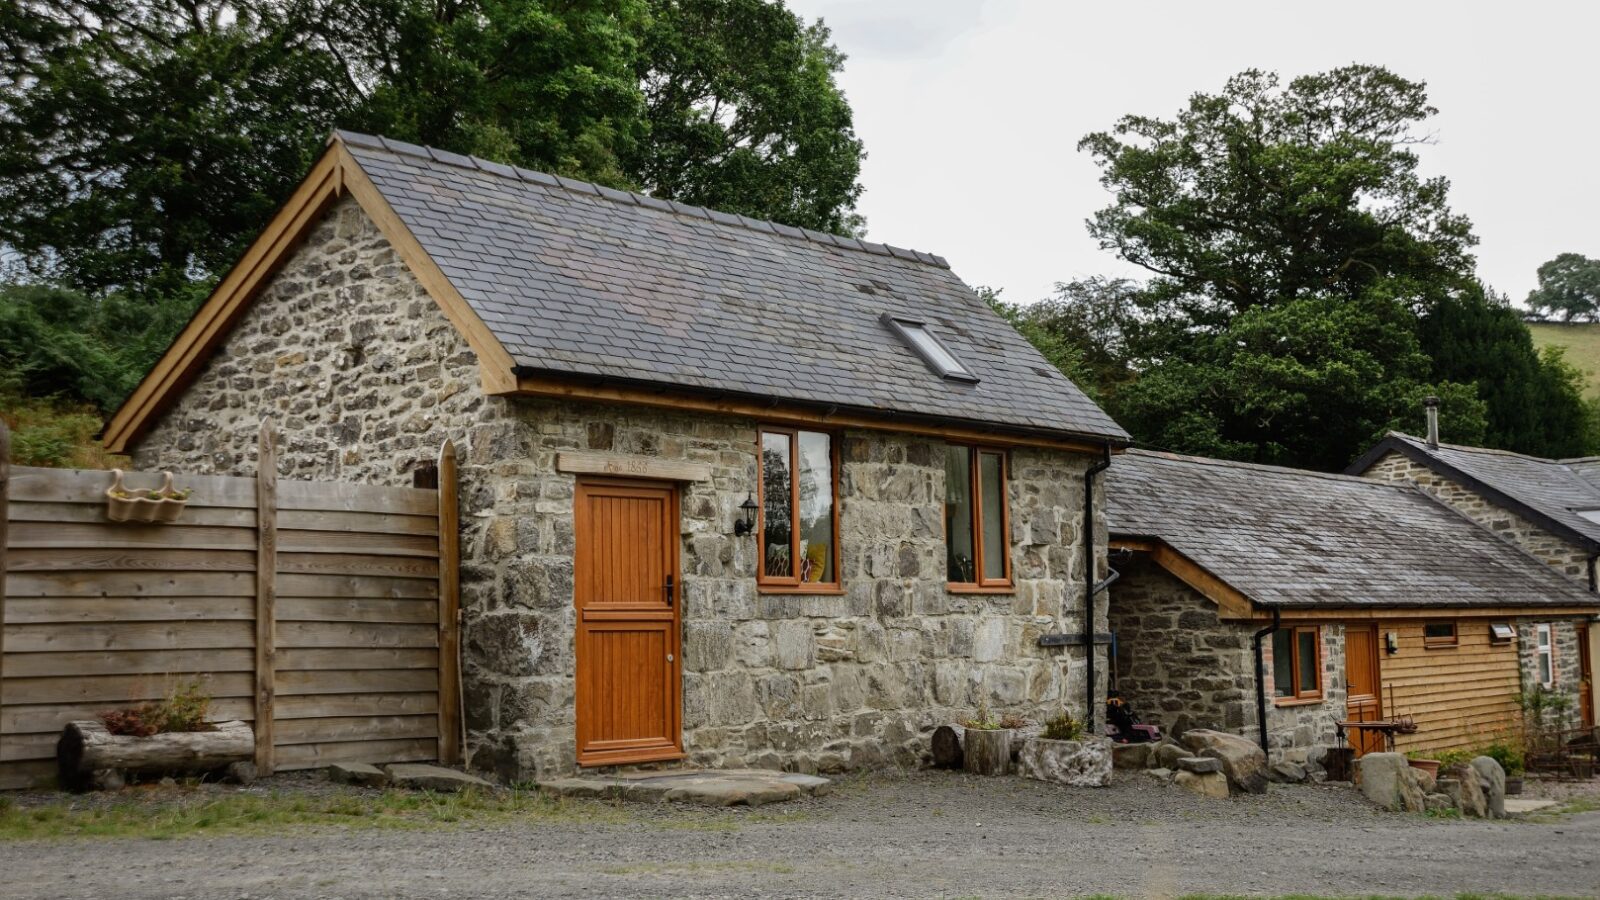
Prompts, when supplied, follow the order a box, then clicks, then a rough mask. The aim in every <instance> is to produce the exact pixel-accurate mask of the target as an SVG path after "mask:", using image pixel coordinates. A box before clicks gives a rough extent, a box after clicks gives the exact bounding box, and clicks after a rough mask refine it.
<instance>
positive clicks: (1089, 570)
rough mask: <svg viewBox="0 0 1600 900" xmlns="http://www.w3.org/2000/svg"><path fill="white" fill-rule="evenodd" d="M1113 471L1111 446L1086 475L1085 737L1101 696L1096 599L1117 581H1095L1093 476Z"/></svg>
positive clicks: (1092, 722)
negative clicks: (1096, 656)
mask: <svg viewBox="0 0 1600 900" xmlns="http://www.w3.org/2000/svg"><path fill="white" fill-rule="evenodd" d="M1109 468H1111V445H1110V444H1106V445H1105V455H1104V456H1103V457H1102V458H1101V459H1100V461H1099V462H1097V463H1095V464H1094V465H1092V466H1090V467H1089V469H1088V471H1086V472H1084V473H1083V634H1084V638H1083V647H1084V660H1085V661H1086V662H1087V663H1088V665H1089V668H1088V670H1087V672H1088V676H1089V681H1088V685H1087V686H1086V687H1085V688H1084V698H1085V699H1084V724H1083V730H1084V733H1085V734H1095V733H1096V731H1095V726H1094V719H1095V707H1096V706H1098V705H1099V704H1097V703H1096V702H1095V701H1096V700H1097V699H1098V695H1097V694H1096V693H1095V689H1094V685H1095V678H1094V651H1095V643H1094V635H1095V628H1094V624H1095V623H1094V598H1095V595H1096V594H1098V593H1100V592H1101V591H1102V590H1104V589H1105V588H1107V587H1109V586H1110V585H1111V582H1113V581H1115V580H1116V578H1115V577H1112V578H1107V579H1106V580H1105V581H1103V582H1098V583H1097V582H1096V581H1095V578H1094V576H1095V553H1094V477H1095V476H1096V475H1099V474H1100V473H1101V472H1104V471H1105V470H1106V469H1109Z"/></svg>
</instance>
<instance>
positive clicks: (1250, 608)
mask: <svg viewBox="0 0 1600 900" xmlns="http://www.w3.org/2000/svg"><path fill="white" fill-rule="evenodd" d="M1110 546H1111V549H1112V550H1131V551H1134V552H1136V553H1147V554H1149V556H1150V561H1151V562H1154V563H1155V564H1156V565H1158V566H1160V567H1161V568H1163V569H1165V570H1167V572H1169V573H1170V574H1171V575H1172V576H1173V577H1175V578H1177V579H1178V580H1179V581H1181V582H1183V583H1184V584H1187V585H1188V586H1189V587H1192V588H1194V589H1195V590H1196V591H1198V592H1199V593H1200V595H1201V596H1203V597H1205V598H1206V599H1207V600H1210V601H1211V602H1212V603H1215V604H1217V607H1218V610H1219V614H1220V615H1221V616H1222V618H1224V619H1249V618H1253V617H1254V616H1255V615H1256V607H1255V604H1254V603H1251V602H1250V598H1249V597H1247V596H1245V593H1244V592H1243V591H1241V590H1239V589H1238V588H1236V587H1234V586H1233V585H1230V584H1228V583H1227V582H1226V581H1223V580H1222V579H1221V578H1218V577H1217V576H1216V575H1213V574H1212V573H1211V572H1210V571H1209V570H1207V569H1206V568H1205V567H1204V566H1202V565H1200V564H1199V563H1197V562H1195V561H1194V560H1192V559H1190V558H1188V557H1187V556H1184V555H1183V554H1182V553H1179V552H1178V551H1176V550H1174V549H1172V547H1171V546H1169V545H1168V544H1167V543H1166V542H1165V541H1161V540H1156V539H1153V538H1113V539H1112V540H1111V545H1110Z"/></svg>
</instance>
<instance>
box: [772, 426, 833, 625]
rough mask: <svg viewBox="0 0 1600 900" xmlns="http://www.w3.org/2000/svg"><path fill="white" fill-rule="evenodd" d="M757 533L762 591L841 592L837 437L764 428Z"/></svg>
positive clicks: (826, 434) (793, 430)
mask: <svg viewBox="0 0 1600 900" xmlns="http://www.w3.org/2000/svg"><path fill="white" fill-rule="evenodd" d="M760 438H761V456H760V461H759V472H758V477H757V479H756V480H757V483H758V484H759V485H760V490H761V499H760V501H759V503H758V506H759V507H760V514H761V521H760V522H759V523H758V524H757V528H756V534H757V541H758V552H759V553H760V567H759V568H758V569H757V572H756V584H757V586H758V587H760V588H761V589H764V590H771V591H775V592H781V591H792V592H796V593H819V594H823V593H837V592H838V591H839V589H840V588H839V447H838V441H837V440H836V439H835V438H834V436H833V435H831V434H828V433H827V432H823V431H803V430H800V429H797V428H765V427H764V428H762V429H761V430H760Z"/></svg>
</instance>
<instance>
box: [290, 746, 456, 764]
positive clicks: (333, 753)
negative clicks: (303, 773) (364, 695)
mask: <svg viewBox="0 0 1600 900" xmlns="http://www.w3.org/2000/svg"><path fill="white" fill-rule="evenodd" d="M437 748H438V743H437V742H436V741H435V740H433V739H423V740H417V739H408V740H398V741H349V742H344V743H337V744H292V745H289V746H285V747H279V748H278V751H277V755H278V768H279V769H319V768H321V767H323V766H326V765H328V764H330V763H336V762H364V763H374V764H378V763H397V762H426V761H428V760H431V759H433V758H434V756H433V754H434V752H435V751H436V749H437Z"/></svg>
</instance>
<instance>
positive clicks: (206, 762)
mask: <svg viewBox="0 0 1600 900" xmlns="http://www.w3.org/2000/svg"><path fill="white" fill-rule="evenodd" d="M255 749H256V740H255V732H254V730H252V729H251V727H250V725H249V724H248V723H246V722H220V723H218V724H217V726H216V730H215V731H187V732H167V733H164V734H153V735H150V736H149V737H133V736H131V735H123V734H112V733H111V732H110V731H108V730H107V729H106V726H105V724H104V723H102V722H99V721H83V722H71V723H68V725H67V726H66V727H65V728H63V729H62V730H61V739H60V740H59V741H57V742H56V762H57V764H58V765H59V767H60V773H61V785H62V787H66V788H69V789H72V790H82V789H84V788H86V787H88V786H89V785H90V784H92V783H95V782H101V783H104V782H105V781H106V776H104V775H97V773H103V772H106V771H108V770H111V771H115V772H123V773H126V772H140V773H146V774H153V773H165V772H209V771H211V770H213V769H221V768H225V767H226V766H228V765H229V764H231V763H235V762H240V761H243V760H248V759H250V758H252V757H253V756H254V755H255Z"/></svg>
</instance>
